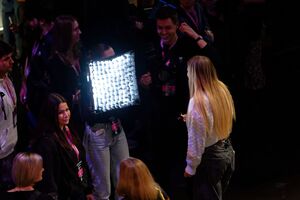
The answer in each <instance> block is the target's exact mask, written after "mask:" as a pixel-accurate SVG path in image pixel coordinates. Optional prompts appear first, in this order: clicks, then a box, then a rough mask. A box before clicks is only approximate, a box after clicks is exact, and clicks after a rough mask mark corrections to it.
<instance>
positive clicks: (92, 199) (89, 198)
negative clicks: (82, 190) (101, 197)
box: [86, 194, 95, 200]
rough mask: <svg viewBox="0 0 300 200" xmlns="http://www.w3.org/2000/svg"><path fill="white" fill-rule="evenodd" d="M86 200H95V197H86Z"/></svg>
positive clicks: (90, 195)
mask: <svg viewBox="0 0 300 200" xmlns="http://www.w3.org/2000/svg"><path fill="white" fill-rule="evenodd" d="M86 200H95V197H94V195H93V194H88V195H86Z"/></svg>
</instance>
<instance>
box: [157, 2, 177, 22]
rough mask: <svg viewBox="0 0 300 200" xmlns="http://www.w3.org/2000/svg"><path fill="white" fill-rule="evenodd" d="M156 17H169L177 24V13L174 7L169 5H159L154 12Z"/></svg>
mask: <svg viewBox="0 0 300 200" xmlns="http://www.w3.org/2000/svg"><path fill="white" fill-rule="evenodd" d="M155 18H156V19H168V18H170V19H171V20H172V22H173V23H174V24H178V22H179V20H178V14H177V12H176V10H175V9H174V8H171V7H170V6H163V7H160V8H159V9H158V10H157V11H156V14H155Z"/></svg>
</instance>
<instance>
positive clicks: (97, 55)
mask: <svg viewBox="0 0 300 200" xmlns="http://www.w3.org/2000/svg"><path fill="white" fill-rule="evenodd" d="M91 53H92V58H93V59H105V58H109V57H112V56H114V55H115V52H114V49H113V48H112V47H111V46H109V45H107V44H104V43H100V44H98V45H97V46H96V48H95V49H93V52H91ZM86 96H87V95H86ZM85 107H89V106H85ZM85 113H88V116H87V117H86V122H87V123H86V128H85V133H84V139H83V144H84V147H85V149H86V153H87V161H88V165H89V168H90V171H91V174H92V181H93V186H94V188H95V190H94V196H95V198H96V199H99V200H100V199H101V200H108V199H109V198H110V196H111V186H112V187H113V189H115V188H116V185H117V182H118V174H119V165H120V162H121V161H122V160H123V159H125V158H128V157H129V149H128V143H127V138H126V135H125V132H124V129H123V127H122V125H121V121H120V119H119V118H118V117H117V116H116V113H111V112H109V111H108V112H106V113H100V114H95V113H94V112H93V111H91V110H88V111H86V112H85ZM116 199H117V197H116Z"/></svg>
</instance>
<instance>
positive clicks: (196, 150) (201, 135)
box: [184, 103, 206, 177]
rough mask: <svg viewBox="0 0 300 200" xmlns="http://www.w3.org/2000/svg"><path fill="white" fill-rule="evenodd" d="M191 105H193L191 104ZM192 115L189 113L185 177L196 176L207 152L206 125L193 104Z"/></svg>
mask: <svg viewBox="0 0 300 200" xmlns="http://www.w3.org/2000/svg"><path fill="white" fill-rule="evenodd" d="M190 104H191V103H190ZM189 106H192V108H191V109H189V110H191V111H190V113H188V121H187V129H188V150H187V156H186V163H187V165H186V168H185V173H184V176H185V177H190V176H192V175H195V173H196V169H197V167H198V166H199V164H200V162H201V158H202V154H203V153H204V150H205V140H206V134H205V125H204V121H203V118H202V116H201V115H200V114H199V113H198V112H197V111H196V109H195V108H194V105H193V103H192V105H189Z"/></svg>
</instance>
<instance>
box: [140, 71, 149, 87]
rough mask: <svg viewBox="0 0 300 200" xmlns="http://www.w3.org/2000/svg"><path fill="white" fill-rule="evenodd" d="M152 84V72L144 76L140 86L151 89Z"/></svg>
mask: <svg viewBox="0 0 300 200" xmlns="http://www.w3.org/2000/svg"><path fill="white" fill-rule="evenodd" d="M151 83H152V77H151V74H150V72H148V73H146V74H143V75H142V76H141V78H140V84H141V85H142V86H143V87H145V88H147V87H149V85H150V84H151Z"/></svg>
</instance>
